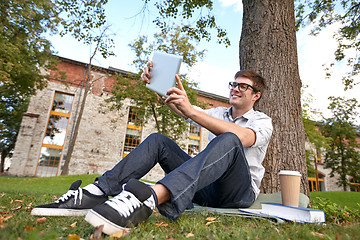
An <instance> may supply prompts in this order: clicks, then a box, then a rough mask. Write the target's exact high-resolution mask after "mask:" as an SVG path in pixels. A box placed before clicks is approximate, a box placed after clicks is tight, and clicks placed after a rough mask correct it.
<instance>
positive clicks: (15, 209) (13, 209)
mask: <svg viewBox="0 0 360 240" xmlns="http://www.w3.org/2000/svg"><path fill="white" fill-rule="evenodd" d="M21 208H22V206H18V207H16V208H12V209H11V211H17V210H19V209H21Z"/></svg>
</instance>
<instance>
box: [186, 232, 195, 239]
mask: <svg viewBox="0 0 360 240" xmlns="http://www.w3.org/2000/svg"><path fill="white" fill-rule="evenodd" d="M193 236H195V235H194V234H193V233H191V232H190V233H188V234H186V238H191V237H193Z"/></svg>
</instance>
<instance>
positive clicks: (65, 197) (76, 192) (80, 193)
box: [55, 188, 83, 204]
mask: <svg viewBox="0 0 360 240" xmlns="http://www.w3.org/2000/svg"><path fill="white" fill-rule="evenodd" d="M71 196H74V204H76V201H77V200H78V199H79V204H81V200H82V196H83V190H82V188H78V189H77V190H69V191H67V192H66V193H65V194H63V195H62V196H61V197H60V198H59V199H58V200H56V201H55V203H59V202H60V201H62V202H65V201H66V200H68V199H69V197H71Z"/></svg>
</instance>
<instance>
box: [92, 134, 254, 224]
mask: <svg viewBox="0 0 360 240" xmlns="http://www.w3.org/2000/svg"><path fill="white" fill-rule="evenodd" d="M156 163H159V164H160V166H161V167H162V169H163V170H164V171H165V173H166V176H165V177H164V178H163V179H161V180H160V181H159V182H158V183H160V184H162V185H164V186H165V187H166V188H167V189H168V190H169V191H170V195H171V199H170V201H168V202H165V203H163V204H161V205H160V206H159V207H158V209H159V212H160V213H161V214H163V215H165V216H166V217H168V218H170V219H171V220H176V219H177V218H178V217H179V216H180V214H181V213H182V212H184V211H185V210H186V208H187V207H189V206H191V203H192V202H194V203H197V204H199V205H202V206H208V207H223V208H239V207H250V206H251V205H252V203H253V202H254V201H255V193H254V191H253V189H252V187H251V176H250V171H249V166H248V163H247V160H246V158H245V154H244V148H243V146H242V144H241V142H240V140H239V138H238V137H237V136H236V135H235V134H233V133H224V134H222V135H219V136H218V137H216V138H214V139H213V140H212V141H211V142H210V143H209V144H208V146H207V147H206V148H205V149H204V150H203V151H202V152H200V153H199V154H198V155H196V156H195V157H193V158H192V157H190V156H189V155H188V154H187V153H186V152H184V151H183V150H182V149H181V148H180V147H179V146H178V145H177V144H176V143H175V142H174V141H172V140H171V139H170V138H168V137H167V136H164V135H162V134H158V133H154V134H151V135H150V136H149V137H148V138H146V139H145V140H144V141H143V142H142V143H141V144H140V145H139V146H138V147H137V148H135V149H134V150H133V151H132V152H130V153H129V154H128V155H127V156H126V157H125V158H124V159H122V160H121V161H120V162H119V163H118V164H117V165H116V166H115V167H114V168H113V169H111V170H109V171H107V172H105V173H104V174H103V176H101V177H98V178H97V179H96V180H98V182H99V183H98V184H97V185H98V186H99V187H100V188H101V189H102V190H103V191H104V192H105V194H107V195H108V196H115V195H117V194H119V193H120V192H121V191H122V185H123V184H125V183H126V182H127V181H128V180H129V179H131V178H135V179H140V178H141V177H143V176H144V175H145V174H146V173H148V172H149V171H150V170H151V169H152V168H153V167H154V166H155V164H156Z"/></svg>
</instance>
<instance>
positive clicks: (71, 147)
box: [61, 61, 91, 175]
mask: <svg viewBox="0 0 360 240" xmlns="http://www.w3.org/2000/svg"><path fill="white" fill-rule="evenodd" d="M90 77H91V61H90V64H88V68H87V77H86V82H85V89H84V96H83V99H82V101H81V106H80V110H79V115H78V117H77V119H76V122H75V127H74V135H73V136H72V138H71V139H70V143H69V149H68V152H67V155H66V158H65V162H64V166H63V169H62V171H61V175H68V174H69V165H70V159H71V156H72V153H73V151H74V147H75V143H76V139H77V135H78V132H79V128H80V123H81V118H82V115H83V112H84V108H85V103H86V98H87V94H88V91H89V90H90Z"/></svg>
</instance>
